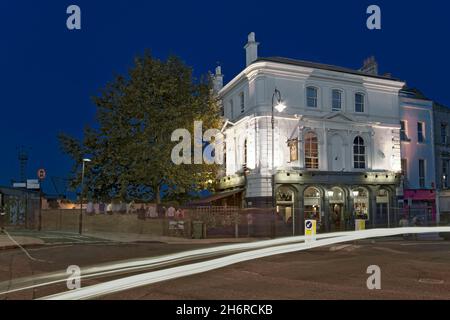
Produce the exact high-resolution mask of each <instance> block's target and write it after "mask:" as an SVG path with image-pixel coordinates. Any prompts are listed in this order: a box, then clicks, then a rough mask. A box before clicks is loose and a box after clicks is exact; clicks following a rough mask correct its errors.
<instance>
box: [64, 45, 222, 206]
mask: <svg viewBox="0 0 450 320" xmlns="http://www.w3.org/2000/svg"><path fill="white" fill-rule="evenodd" d="M94 103H95V105H96V107H97V122H98V124H97V125H96V126H95V128H93V127H86V128H85V130H84V137H83V139H82V141H78V140H77V139H75V138H73V137H70V136H68V135H66V134H60V135H59V140H60V144H61V147H62V149H63V151H64V152H65V153H67V154H68V155H70V156H71V158H72V159H73V160H74V167H73V180H72V181H73V183H72V186H73V187H77V186H79V185H80V182H81V172H80V171H81V163H82V159H83V158H84V157H86V156H89V157H90V158H91V159H92V162H91V163H89V164H88V166H87V170H86V173H85V185H86V190H87V194H88V195H89V196H90V197H91V198H93V199H96V200H109V199H112V198H117V199H121V200H131V199H139V200H154V201H156V202H157V203H160V201H161V196H160V195H161V193H164V194H166V195H168V196H170V197H171V198H172V199H173V198H174V197H176V196H177V195H183V196H182V197H183V198H184V197H185V196H186V195H188V194H191V193H192V192H194V191H198V190H200V189H205V188H208V187H210V186H211V185H210V184H209V183H208V182H210V181H211V180H214V177H215V176H216V173H217V170H218V166H217V165H207V164H196V165H194V164H192V165H179V166H177V165H175V164H174V163H172V161H171V152H172V148H173V147H174V146H175V144H176V142H171V135H172V132H173V131H174V130H176V129H179V128H186V129H188V130H189V131H190V132H191V133H192V134H193V132H194V131H193V127H194V121H203V126H204V128H220V126H221V120H220V116H219V107H218V104H217V101H216V99H215V97H214V95H213V94H212V90H211V85H210V77H208V76H206V77H203V78H202V79H200V80H196V79H195V78H194V77H193V74H192V69H191V68H190V67H188V66H186V65H185V64H184V63H183V62H182V61H181V60H180V59H179V58H177V57H169V58H168V59H167V60H166V61H161V60H158V59H155V58H153V57H152V56H151V55H150V54H149V53H146V54H145V55H143V56H141V57H137V58H136V59H135V61H134V66H133V67H132V68H131V69H130V71H129V72H128V74H127V76H117V77H116V78H115V80H114V81H112V82H111V83H109V84H108V85H107V86H106V88H104V89H103V90H102V92H101V94H100V95H99V96H98V97H95V98H94ZM192 140H193V139H192Z"/></svg>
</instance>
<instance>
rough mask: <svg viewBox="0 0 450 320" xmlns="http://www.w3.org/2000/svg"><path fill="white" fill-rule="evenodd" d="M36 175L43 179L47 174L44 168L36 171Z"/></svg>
mask: <svg viewBox="0 0 450 320" xmlns="http://www.w3.org/2000/svg"><path fill="white" fill-rule="evenodd" d="M37 176H38V178H39V180H44V179H45V177H46V176H47V172H45V169H39V170H38V171H37Z"/></svg>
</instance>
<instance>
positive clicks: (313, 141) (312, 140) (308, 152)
mask: <svg viewBox="0 0 450 320" xmlns="http://www.w3.org/2000/svg"><path fill="white" fill-rule="evenodd" d="M305 166H306V168H307V169H319V145H318V139H317V135H316V134H314V133H312V132H310V133H307V134H306V137H305Z"/></svg>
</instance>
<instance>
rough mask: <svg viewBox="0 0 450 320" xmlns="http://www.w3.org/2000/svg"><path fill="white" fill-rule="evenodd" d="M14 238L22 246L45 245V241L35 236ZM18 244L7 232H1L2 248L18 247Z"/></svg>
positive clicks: (0, 246) (0, 241)
mask: <svg viewBox="0 0 450 320" xmlns="http://www.w3.org/2000/svg"><path fill="white" fill-rule="evenodd" d="M14 240H15V241H16V242H17V243H19V244H20V245H21V246H22V247H34V246H41V245H44V244H45V242H44V241H43V240H42V239H38V238H33V237H23V236H19V237H14ZM17 247H18V246H17V244H16V243H14V241H12V240H11V239H10V238H9V237H8V236H7V235H6V234H0V250H9V249H15V248H17Z"/></svg>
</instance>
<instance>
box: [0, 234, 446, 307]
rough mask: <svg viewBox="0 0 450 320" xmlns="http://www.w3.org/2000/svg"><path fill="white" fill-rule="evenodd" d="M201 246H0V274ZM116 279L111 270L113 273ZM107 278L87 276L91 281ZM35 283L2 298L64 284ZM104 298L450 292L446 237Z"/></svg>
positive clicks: (287, 258)
mask: <svg viewBox="0 0 450 320" xmlns="http://www.w3.org/2000/svg"><path fill="white" fill-rule="evenodd" d="M201 247H206V246H199V245H196V246H193V245H189V246H188V245H167V244H160V243H141V244H117V243H113V242H112V243H85V244H69V245H63V244H61V245H57V246H46V247H43V248H35V249H30V250H29V253H30V254H31V255H32V256H33V257H35V258H38V259H40V260H44V261H45V262H43V261H39V262H36V261H31V260H30V259H28V258H27V257H26V256H25V255H24V254H23V253H22V252H20V251H18V250H8V251H4V252H1V253H0V282H5V281H9V280H10V279H17V278H21V277H26V276H30V275H39V274H43V273H47V272H52V271H60V270H65V269H66V268H67V267H68V266H69V265H78V266H80V267H82V268H83V267H86V266H91V265H96V264H101V263H106V262H111V261H120V260H127V259H136V258H144V257H151V256H159V255H164V254H168V253H174V252H180V251H185V250H190V249H196V248H201ZM370 265H378V266H380V268H381V272H382V275H381V278H382V279H381V284H382V289H381V290H376V291H370V290H368V289H367V287H366V280H367V277H368V276H369V275H368V274H366V270H367V267H368V266H370ZM112 279H113V278H112ZM106 280H110V279H96V280H84V281H83V282H82V286H83V287H85V286H88V285H92V284H95V283H99V282H100V281H106ZM64 290H65V287H64V285H53V286H50V287H45V288H36V289H33V290H27V291H22V292H17V293H12V294H8V295H0V299H35V298H39V297H43V296H47V295H50V294H53V293H56V292H61V291H64ZM104 299H188V300H191V299H194V300H195V299H219V300H221V299H225V300H226V299H244V300H248V299H450V242H448V241H447V242H444V241H437V242H429V241H426V242H425V241H421V242H415V241H386V240H376V241H360V242H358V243H355V244H353V243H352V244H347V245H338V246H332V247H325V248H319V249H313V250H310V251H305V252H298V253H291V254H285V255H280V256H274V257H269V258H264V259H260V260H255V261H250V262H245V263H241V264H237V265H233V266H231V267H227V268H223V269H220V270H215V271H212V272H208V273H204V274H200V275H196V276H191V277H187V278H182V279H177V280H172V281H167V282H163V283H159V284H155V285H151V286H147V287H142V288H136V289H133V290H129V291H125V292H121V293H118V294H114V295H110V296H107V297H104Z"/></svg>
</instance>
